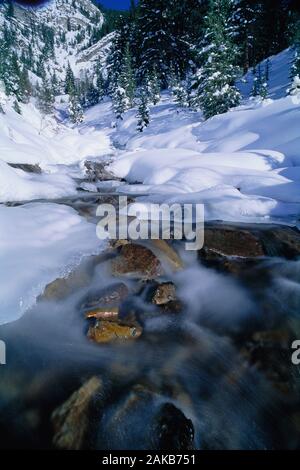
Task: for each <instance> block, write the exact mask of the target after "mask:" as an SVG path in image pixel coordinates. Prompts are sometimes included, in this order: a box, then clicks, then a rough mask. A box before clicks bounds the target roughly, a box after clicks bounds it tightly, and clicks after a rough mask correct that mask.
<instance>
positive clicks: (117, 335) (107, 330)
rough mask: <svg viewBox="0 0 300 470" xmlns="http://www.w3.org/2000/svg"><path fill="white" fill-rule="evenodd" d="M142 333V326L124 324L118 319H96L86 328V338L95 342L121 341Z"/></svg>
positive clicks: (134, 337)
mask: <svg viewBox="0 0 300 470" xmlns="http://www.w3.org/2000/svg"><path fill="white" fill-rule="evenodd" d="M141 334H142V327H141V326H140V325H138V324H133V325H126V324H123V323H121V322H120V321H118V320H116V321H108V320H103V319H102V320H98V321H97V322H96V324H95V325H94V326H90V328H89V330H88V338H89V339H90V340H91V341H94V342H95V343H100V344H109V343H122V342H126V341H130V340H136V339H138V338H139V337H140V336H141Z"/></svg>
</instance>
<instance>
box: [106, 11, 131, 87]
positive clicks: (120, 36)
mask: <svg viewBox="0 0 300 470" xmlns="http://www.w3.org/2000/svg"><path fill="white" fill-rule="evenodd" d="M129 36H130V27H129V25H128V23H127V21H126V19H125V18H120V20H119V23H118V25H117V29H116V32H115V35H114V38H113V40H112V45H111V50H110V54H109V56H108V58H107V69H108V82H109V91H110V94H112V93H113V91H114V89H115V88H116V86H117V83H118V81H119V77H120V75H121V73H122V70H123V65H124V56H125V51H126V48H127V47H128V42H129Z"/></svg>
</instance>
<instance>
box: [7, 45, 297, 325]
mask: <svg viewBox="0 0 300 470" xmlns="http://www.w3.org/2000/svg"><path fill="white" fill-rule="evenodd" d="M292 56H293V51H292V50H287V51H284V52H283V53H281V54H279V55H278V56H275V57H273V58H271V59H270V74H271V82H270V88H269V90H270V97H269V99H267V100H265V101H261V100H258V99H255V100H254V99H249V96H248V95H249V92H250V90H251V87H252V86H251V77H252V75H251V73H249V75H248V77H246V78H247V80H248V83H240V84H239V86H240V88H241V89H243V94H244V100H243V103H242V104H241V106H239V107H238V108H235V109H233V110H231V111H230V112H228V113H226V114H223V115H219V116H216V117H214V118H212V119H210V120H208V121H204V119H203V116H202V115H201V113H200V112H193V111H190V110H188V109H180V108H178V106H176V104H175V103H174V102H173V101H172V98H171V97H170V95H169V94H168V93H164V94H163V95H162V99H161V101H160V103H159V104H157V105H155V106H152V107H151V110H150V111H151V113H150V115H151V122H150V125H149V126H148V127H147V128H146V129H145V130H144V132H142V133H141V132H137V118H136V115H137V110H136V109H132V110H129V111H128V112H126V113H125V114H124V119H123V120H122V121H121V122H118V123H116V119H115V116H114V114H113V111H112V104H111V101H110V100H109V99H105V100H104V101H103V102H102V103H100V104H98V105H97V106H94V107H93V108H90V109H89V110H87V111H86V113H85V119H84V122H83V123H82V124H81V125H80V126H76V127H75V126H73V127H72V126H70V125H68V124H67V123H63V122H61V121H60V120H59V119H58V118H59V117H61V116H63V115H64V114H63V109H58V110H57V111H58V112H57V116H56V117H55V118H53V117H51V118H50V117H47V118H43V117H42V116H41V114H40V113H39V111H38V110H37V109H36V107H35V106H34V102H30V103H29V104H26V105H24V104H21V110H22V116H20V115H18V114H17V113H16V112H15V111H14V110H13V109H12V106H11V103H10V102H9V101H8V102H5V103H4V108H5V113H6V114H5V115H2V114H1V115H0V202H6V201H32V200H35V199H55V198H59V197H63V196H66V195H72V194H75V193H76V191H77V188H78V187H80V188H81V189H84V190H85V191H91V192H96V191H101V190H104V191H107V190H112V191H113V190H114V191H117V192H119V193H120V194H122V193H125V194H134V195H136V196H139V197H138V199H137V202H136V203H134V204H137V205H138V211H139V213H140V217H141V218H145V217H147V214H148V209H149V205H150V204H151V203H152V202H158V203H161V202H165V203H169V204H173V203H174V202H180V203H201V204H204V206H205V219H206V220H216V219H218V220H224V221H235V222H237V221H242V222H249V221H250V222H270V221H275V222H280V223H288V224H295V225H298V219H299V215H300V154H299V148H300V130H299V121H300V119H299V118H300V102H299V101H300V100H299V99H298V97H297V96H286V90H287V89H288V88H289V85H290V83H289V78H288V76H289V67H290V61H291V59H292ZM57 106H58V107H59V106H63V104H62V105H59V103H57ZM114 145H115V147H114ZM117 149H119V150H117ZM108 157H109V158H108ZM85 159H93V160H97V159H105V160H106V161H107V160H108V159H109V160H110V161H111V163H110V166H109V170H110V171H112V172H113V173H114V174H115V175H117V176H118V177H120V178H124V179H126V180H127V183H125V184H120V183H118V182H116V183H112V182H107V183H103V182H101V183H100V182H98V183H97V182H96V183H87V182H86V181H85V182H80V181H78V178H80V177H83V176H84V160H85ZM8 163H31V164H36V163H38V164H39V165H40V167H41V168H42V170H43V171H42V173H41V174H33V173H26V172H24V171H23V170H21V169H16V168H12V167H10V166H9V165H8ZM0 227H1V232H0V262H1V274H0V281H1V282H0V298H1V305H0V324H1V323H3V322H7V321H13V320H15V319H17V318H19V317H20V316H21V315H22V314H23V313H24V312H25V311H26V309H27V308H28V307H30V306H31V305H32V304H33V303H34V302H35V299H36V297H37V296H38V295H39V294H40V293H41V292H42V291H43V289H44V287H45V285H46V284H48V283H49V282H51V281H52V280H54V279H56V278H57V277H60V276H63V275H65V274H66V273H68V272H69V271H70V270H71V269H72V267H74V266H75V265H77V264H78V263H79V262H80V260H81V259H82V257H83V256H85V255H89V254H91V253H94V252H97V251H98V250H99V251H100V250H101V249H102V248H103V246H102V245H101V244H100V243H99V241H98V239H97V238H96V230H95V226H94V225H91V224H89V223H88V222H87V221H86V220H84V219H83V218H82V217H80V216H79V215H78V214H77V213H76V212H75V211H74V210H73V209H71V208H70V207H67V206H64V205H59V204H54V203H50V202H43V203H41V202H35V203H32V202H31V203H27V204H24V205H22V206H18V207H7V206H5V205H1V204H0ZM28 266H30V269H28Z"/></svg>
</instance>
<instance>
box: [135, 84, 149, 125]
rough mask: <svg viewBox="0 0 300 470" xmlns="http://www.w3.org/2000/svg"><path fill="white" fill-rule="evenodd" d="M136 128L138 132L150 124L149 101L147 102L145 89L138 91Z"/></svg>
mask: <svg viewBox="0 0 300 470" xmlns="http://www.w3.org/2000/svg"><path fill="white" fill-rule="evenodd" d="M137 119H138V123H137V130H138V131H139V132H143V131H144V129H145V127H147V126H149V124H150V110H149V103H148V96H147V92H146V91H145V89H142V90H141V91H140V96H139V107H138V113H137Z"/></svg>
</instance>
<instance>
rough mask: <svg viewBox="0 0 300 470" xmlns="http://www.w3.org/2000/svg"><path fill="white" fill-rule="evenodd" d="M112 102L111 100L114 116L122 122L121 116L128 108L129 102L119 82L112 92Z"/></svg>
mask: <svg viewBox="0 0 300 470" xmlns="http://www.w3.org/2000/svg"><path fill="white" fill-rule="evenodd" d="M112 100H113V108H114V112H115V114H116V118H117V119H121V120H122V119H123V114H124V113H125V111H127V110H128V109H129V107H130V102H129V98H128V96H127V94H126V90H125V88H124V87H123V83H122V82H121V81H120V80H119V83H118V85H117V86H116V88H115V90H114V92H113V96H112Z"/></svg>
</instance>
